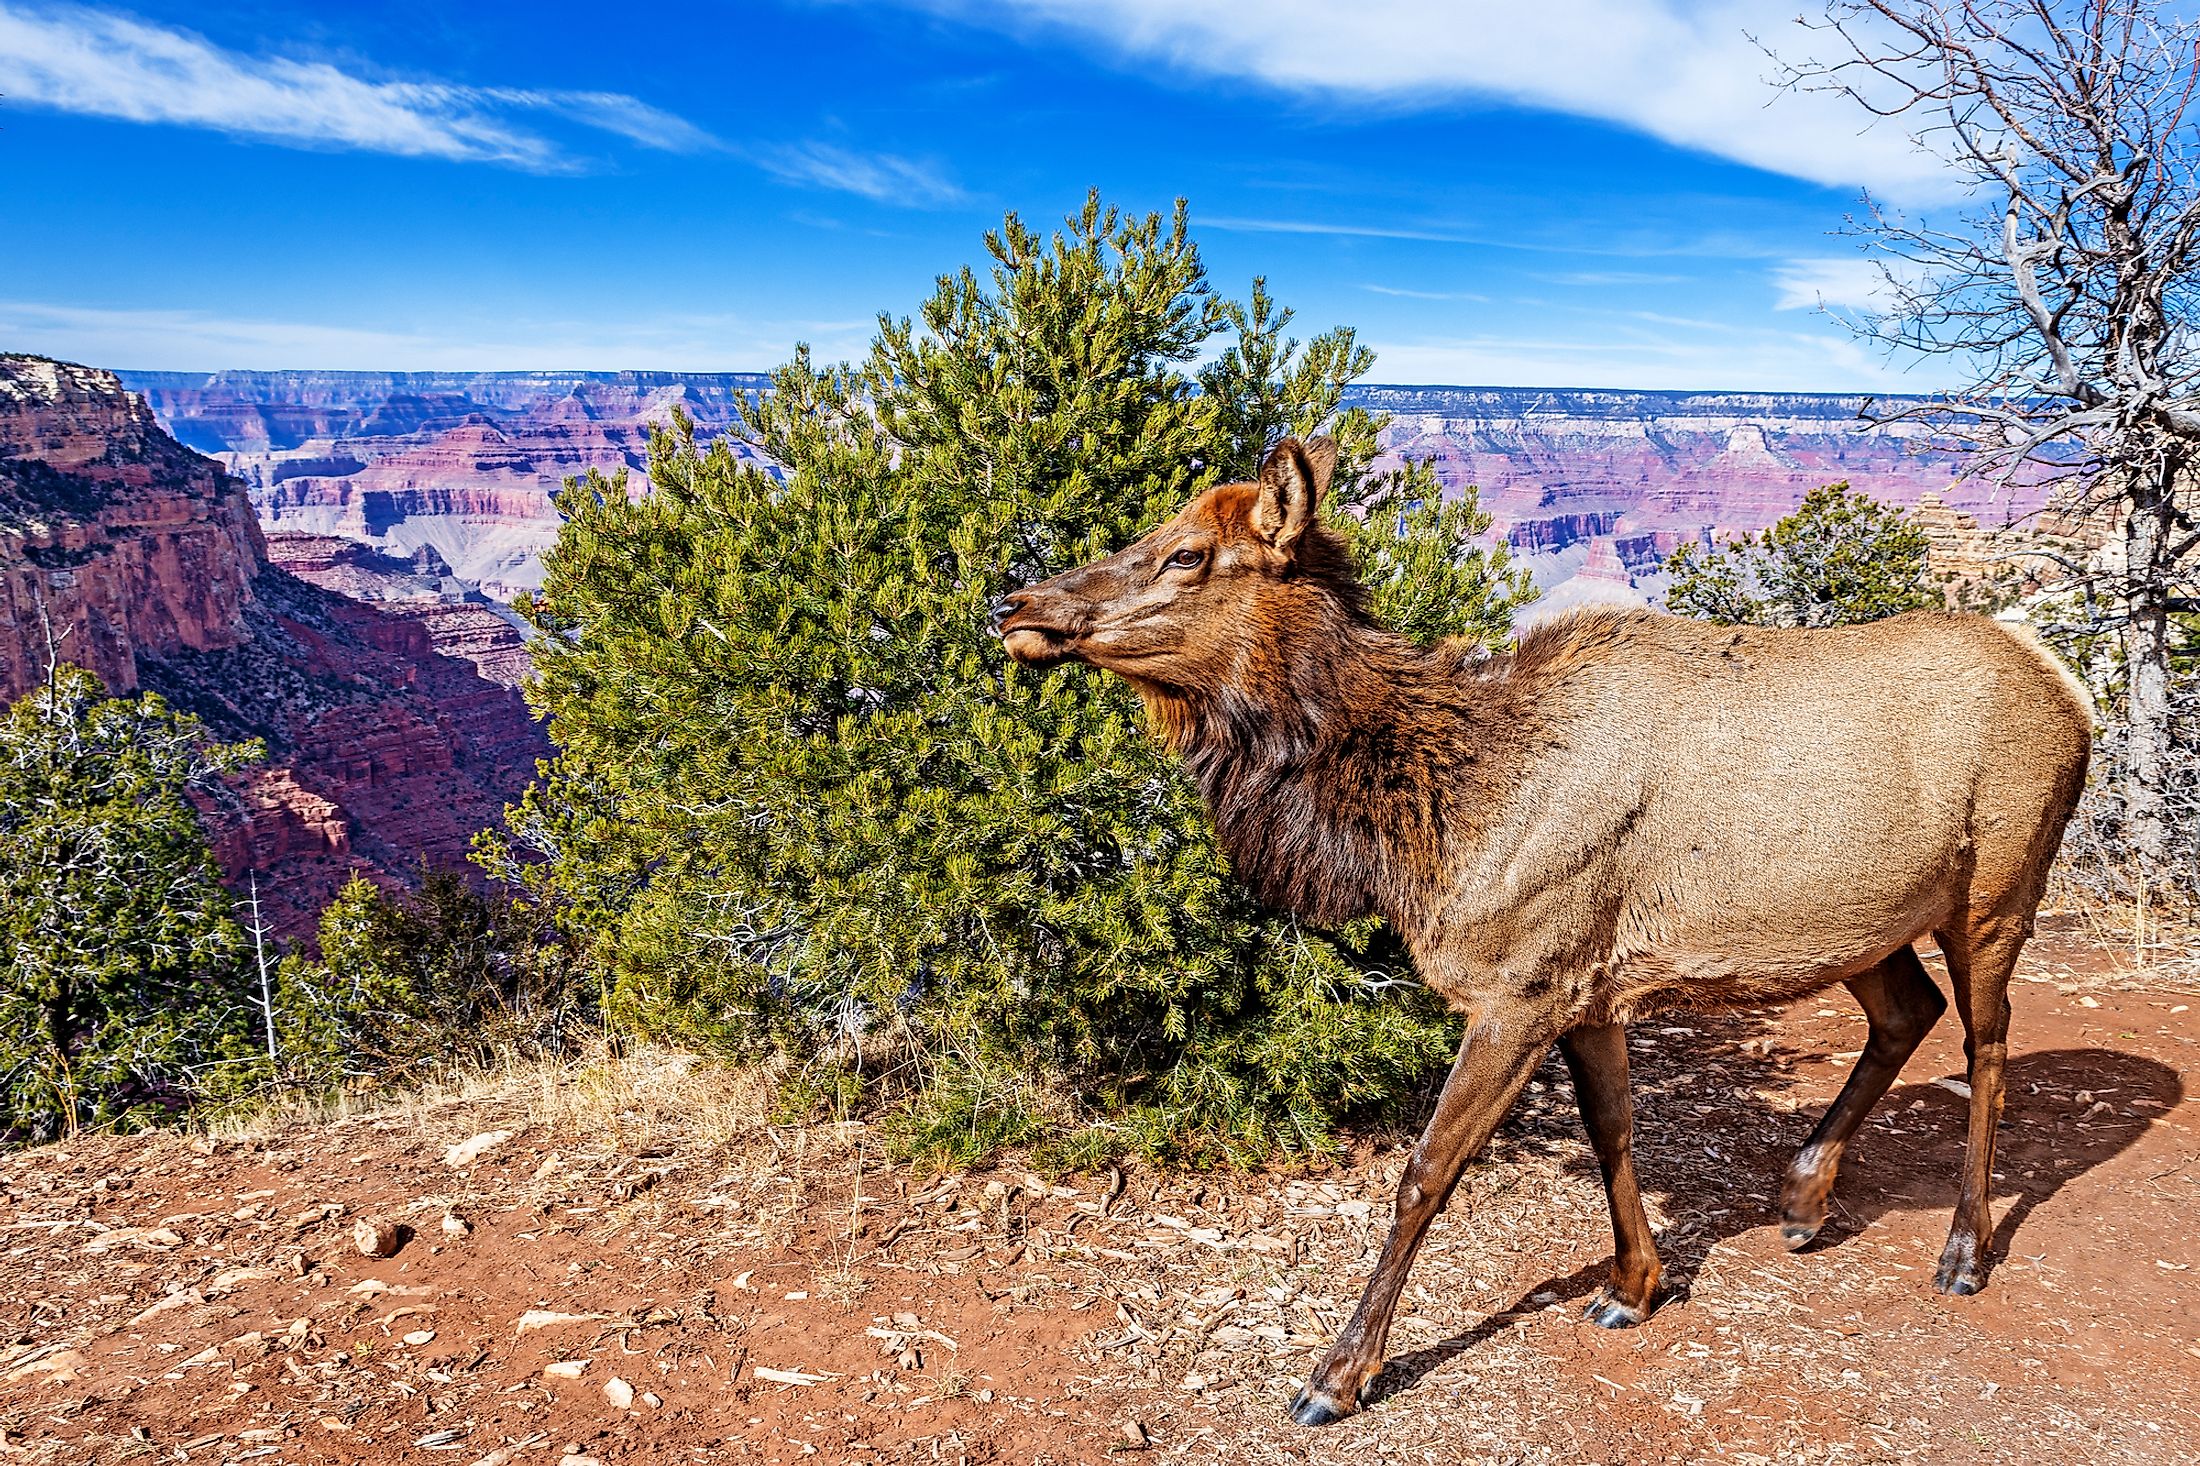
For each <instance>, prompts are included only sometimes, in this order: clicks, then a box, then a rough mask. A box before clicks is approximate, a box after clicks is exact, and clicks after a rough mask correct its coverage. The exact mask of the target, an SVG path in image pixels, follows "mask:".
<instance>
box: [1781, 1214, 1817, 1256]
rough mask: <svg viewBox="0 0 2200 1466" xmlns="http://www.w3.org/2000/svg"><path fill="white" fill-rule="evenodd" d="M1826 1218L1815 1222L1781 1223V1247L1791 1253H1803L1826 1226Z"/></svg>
mask: <svg viewBox="0 0 2200 1466" xmlns="http://www.w3.org/2000/svg"><path fill="white" fill-rule="evenodd" d="M1825 1224H1826V1223H1825V1218H1823V1217H1821V1218H1819V1219H1818V1220H1817V1221H1815V1222H1799V1221H1785V1222H1782V1223H1780V1245H1781V1246H1783V1247H1785V1248H1787V1250H1788V1251H1790V1252H1801V1251H1802V1250H1803V1249H1804V1248H1806V1247H1808V1246H1810V1243H1811V1239H1812V1238H1813V1237H1816V1236H1817V1235H1818V1230H1819V1228H1821V1227H1823V1226H1825Z"/></svg>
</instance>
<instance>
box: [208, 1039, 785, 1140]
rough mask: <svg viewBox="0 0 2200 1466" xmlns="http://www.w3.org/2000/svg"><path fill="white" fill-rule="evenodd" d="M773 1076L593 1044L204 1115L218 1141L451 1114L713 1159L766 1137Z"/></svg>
mask: <svg viewBox="0 0 2200 1466" xmlns="http://www.w3.org/2000/svg"><path fill="white" fill-rule="evenodd" d="M775 1087H776V1079H775V1076H774V1075H773V1074H771V1073H770V1072H768V1071H767V1069H766V1068H765V1067H764V1066H755V1065H752V1066H744V1067H740V1068H733V1067H729V1066H727V1065H724V1064H719V1063H715V1062H713V1061H711V1060H709V1059H706V1058H703V1057H702V1056H700V1055H697V1054H692V1053H682V1052H679V1051H677V1050H673V1049H669V1048H663V1047H658V1046H655V1045H644V1046H640V1047H636V1048H630V1049H626V1050H624V1051H615V1050H613V1049H612V1048H611V1047H610V1046H609V1045H598V1046H595V1047H593V1048H591V1049H590V1050H589V1051H587V1052H585V1053H583V1054H580V1055H578V1056H573V1057H566V1058H548V1057H529V1058H519V1057H513V1058H508V1059H505V1060H503V1061H501V1062H498V1063H496V1064H493V1065H486V1066H474V1065H469V1066H467V1067H464V1068H454V1069H452V1070H450V1071H448V1072H446V1073H444V1074H441V1075H438V1076H436V1077H435V1078H433V1079H430V1080H429V1081H428V1082H426V1083H425V1084H422V1085H420V1086H419V1087H418V1088H412V1089H402V1090H398V1089H384V1088H380V1087H375V1086H364V1087H360V1088H354V1089H346V1090H343V1091H341V1092H338V1093H334V1094H330V1093H310V1094H301V1093H287V1094H276V1095H272V1096H265V1097H262V1098H260V1099H258V1100H256V1101H254V1102H253V1103H251V1104H249V1105H244V1106H239V1107H237V1108H234V1109H231V1110H229V1111H226V1112H223V1113H221V1114H217V1115H210V1116H209V1117H208V1118H207V1119H206V1120H205V1121H204V1122H203V1125H202V1127H201V1128H202V1129H203V1130H204V1131H205V1133H207V1134H208V1135H210V1136H212V1137H213V1138H215V1139H217V1140H231V1141H260V1140H268V1139H271V1138H273V1137H275V1136H278V1135H281V1134H284V1133H287V1132H291V1131H295V1130H298V1129H302V1128H308V1127H312V1126H320V1125H328V1124H333V1123H339V1122H342V1121H347V1120H360V1119H372V1120H383V1121H389V1120H395V1121H399V1122H409V1123H410V1124H411V1125H413V1126H416V1127H418V1128H420V1129H422V1130H427V1131H433V1132H436V1133H438V1134H440V1133H441V1132H442V1131H443V1130H444V1129H446V1128H448V1127H449V1125H450V1123H451V1121H452V1120H453V1119H455V1118H457V1117H456V1116H455V1115H454V1114H453V1113H452V1112H453V1111H458V1110H462V1111H463V1112H464V1114H465V1116H466V1117H467V1123H469V1124H473V1123H478V1122H479V1121H480V1120H481V1119H482V1118H483V1117H486V1116H495V1117H497V1118H498V1119H499V1121H500V1122H501V1123H510V1122H513V1121H520V1122H525V1123H527V1124H528V1125H530V1126H531V1127H540V1128H541V1129H543V1130H545V1131H547V1132H549V1133H550V1134H551V1135H555V1136H570V1137H572V1138H574V1139H577V1140H583V1141H586V1142H588V1143H590V1144H592V1145H608V1146H611V1147H613V1148H615V1149H620V1150H627V1151H632V1150H640V1149H648V1148H651V1147H660V1146H661V1147H679V1148H682V1149H706V1150H716V1149H723V1148H725V1147H728V1146H731V1145H734V1144H737V1143H739V1142H742V1141H745V1140H751V1139H754V1138H755V1137H757V1136H758V1135H759V1134H760V1133H762V1132H764V1131H765V1130H767V1129H768V1127H769V1123H770V1113H771V1107H772V1099H773V1094H774V1091H775Z"/></svg>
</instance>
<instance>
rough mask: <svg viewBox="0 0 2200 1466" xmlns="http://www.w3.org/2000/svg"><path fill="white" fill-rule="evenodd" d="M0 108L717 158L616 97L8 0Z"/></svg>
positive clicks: (552, 166)
mask: <svg viewBox="0 0 2200 1466" xmlns="http://www.w3.org/2000/svg"><path fill="white" fill-rule="evenodd" d="M0 98H4V100H0V105H5V106H30V107H40V108H48V109H51V110H54V111H59V112H73V113H79V114H83V115H87V116H93V117H108V118H114V119H117V120H120V121H126V122H147V123H169V124H173V125H178V126H184V127H202V128H208V129H211V130H213V131H216V132H223V133H229V134H231V135H234V136H239V137H250V138H256V139H260V140H263V141H267V142H273V143H279V144H283V145H285V146H290V147H304V148H336V149H353V150H358V151H363V152H376V153H395V154H399V155H401V156H406V157H421V158H444V159H450V160H454V161H461V162H482V163H496V164H503V165H506V166H509V167H515V168H524V169H529V170H532V171H536V172H563V171H568V170H570V169H572V168H574V167H576V166H578V165H577V164H576V163H575V162H574V161H573V160H572V159H571V158H570V157H569V156H568V155H567V153H566V151H565V150H564V148H562V147H561V146H560V145H559V143H558V142H557V141H555V140H554V139H553V138H552V137H550V136H549V135H547V134H546V133H545V132H544V131H543V130H542V129H541V128H540V127H539V126H536V125H530V123H529V120H528V119H530V118H533V117H544V116H549V117H554V118H555V119H559V120H563V121H566V122H573V123H579V124H581V125H583V126H586V127H590V128H594V129H597V130H599V131H603V132H609V133H612V134H614V135H616V136H619V137H623V138H625V139H627V140H628V141H630V142H633V143H636V144H639V145H640V146H643V147H648V148H657V149H662V150H666V151H672V152H697V151H702V150H704V149H708V148H715V147H717V146H719V144H718V140H717V139H715V138H714V137H712V136H711V135H710V134H709V133H707V132H705V131H704V130H703V129H701V128H699V127H697V126H695V125H694V124H693V123H690V122H688V121H685V120H684V119H682V118H679V117H675V116H674V115H672V114H671V113H669V112H666V111H664V110H662V109H660V108H657V107H652V106H650V105H649V104H648V103H646V102H643V101H640V100H639V99H637V98H634V97H630V96H625V95H623V94H620V93H616V92H593V91H557V90H541V89H535V88H514V87H470V86H459V85H455V84H452V83H448V82H441V81H419V80H374V79H370V78H367V77H363V76H357V75H354V74H352V73H351V72H348V71H344V70H341V69H339V68H337V67H335V66H332V65H329V64H328V63H326V62H321V61H306V60H297V59H293V58H290V57H285V56H248V55H246V54H244V53H242V52H239V51H232V50H228V49H225V48H223V47H221V46H217V45H215V44H214V43H213V42H211V41H209V40H207V39H206V38H205V37H203V36H199V35H194V34H193V33H191V32H189V31H183V30H176V29H171V28H169V27H166V26H161V25H155V24H153V23H151V22H149V21H144V20H140V19H138V18H136V17H134V16H129V15H124V14H120V13H116V12H112V11H103V10H92V9H86V8H83V7H78V6H33V5H26V4H23V3H20V0H0Z"/></svg>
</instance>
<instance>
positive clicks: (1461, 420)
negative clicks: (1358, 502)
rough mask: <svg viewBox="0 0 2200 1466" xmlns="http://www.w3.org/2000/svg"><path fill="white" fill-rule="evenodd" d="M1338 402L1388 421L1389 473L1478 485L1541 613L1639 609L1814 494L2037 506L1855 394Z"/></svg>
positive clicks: (1460, 391) (1981, 523)
mask: <svg viewBox="0 0 2200 1466" xmlns="http://www.w3.org/2000/svg"><path fill="white" fill-rule="evenodd" d="M1347 400H1348V402H1352V403H1356V404H1358V405H1360V406H1364V407H1367V408H1369V409H1370V410H1373V411H1377V412H1384V413H1388V414H1390V417H1391V421H1390V425H1389V427H1388V428H1387V429H1386V430H1385V432H1384V434H1383V445H1384V448H1385V449H1386V451H1387V454H1388V455H1389V456H1390V458H1391V459H1392V460H1393V461H1396V460H1400V459H1406V458H1419V459H1428V460H1431V461H1432V462H1433V463H1434V465H1435V469H1436V473H1437V476H1438V478H1439V479H1440V480H1441V481H1442V482H1443V483H1444V484H1445V485H1446V486H1447V487H1449V488H1452V489H1457V488H1458V487H1459V486H1461V485H1465V484H1473V485H1476V486H1478V488H1479V489H1480V491H1481V499H1482V503H1483V505H1484V507H1485V508H1487V509H1488V510H1489V511H1490V513H1491V515H1492V517H1493V519H1494V521H1495V523H1494V524H1493V526H1492V528H1491V537H1492V538H1502V539H1503V540H1505V541H1506V542H1507V543H1508V544H1509V545H1510V546H1511V548H1512V549H1513V551H1514V552H1515V553H1516V554H1517V555H1518V556H1519V557H1520V558H1521V559H1522V560H1523V561H1524V562H1525V563H1526V564H1527V565H1528V566H1529V568H1530V569H1531V570H1533V571H1534V573H1535V576H1536V581H1537V583H1538V584H1539V585H1540V586H1542V587H1543V589H1544V600H1543V602H1542V603H1541V604H1540V605H1539V606H1538V607H1537V613H1538V614H1548V613H1549V612H1550V611H1552V610H1556V609H1560V608H1562V607H1565V606H1568V605H1574V604H1580V603H1582V602H1585V601H1612V602H1625V603H1634V604H1640V603H1642V602H1644V601H1645V600H1647V599H1649V598H1650V597H1653V596H1655V595H1657V594H1659V593H1660V592H1661V591H1662V590H1663V588H1664V583H1665V576H1664V574H1663V570H1662V566H1663V564H1664V562H1665V560H1666V558H1667V557H1668V556H1670V555H1671V554H1672V553H1673V552H1674V551H1675V550H1676V549H1678V548H1680V547H1681V546H1682V545H1685V544H1691V543H1696V544H1713V543H1720V542H1723V541H1725V540H1728V539H1731V538H1734V537H1736V536H1739V535H1743V534H1747V533H1750V532H1752V531H1755V530H1760V529H1763V528H1765V527H1767V526H1769V525H1770V524H1772V523H1773V522H1774V521H1775V520H1777V519H1780V518H1781V517H1782V516H1784V515H1787V514H1789V513H1792V512H1793V511H1794V509H1795V507H1796V506H1797V505H1798V504H1800V503H1801V502H1802V500H1803V496H1804V495H1805V494H1807V493H1809V492H1810V491H1811V490H1812V489H1814V488H1817V487H1818V486H1820V485H1822V484H1829V483H1836V482H1843V481H1845V482H1847V483H1848V484H1849V485H1850V487H1852V488H1854V489H1857V490H1859V491H1861V492H1863V493H1866V494H1869V495H1871V496H1872V497H1873V498H1875V499H1879V500H1881V501H1882V502H1885V503H1890V504H1898V505H1901V506H1904V507H1914V506H1916V505H1918V504H1919V503H1920V502H1928V503H1930V504H1932V505H1934V506H1945V507H1948V508H1951V509H1954V510H1956V511H1960V512H1961V513H1963V514H1965V515H1967V516H1969V518H1970V519H1971V521H1972V522H1973V528H1975V529H1980V530H1982V531H1991V530H1993V529H1996V528H1999V527H2001V526H2004V525H2007V524H2009V523H2011V522H2013V521H2017V520H2022V519H2023V518H2025V517H2026V516H2028V515H2030V514H2031V513H2032V512H2034V511H2036V510H2037V509H2038V508H2039V497H2038V495H2037V494H2036V493H2032V494H2027V493H2025V492H2023V491H2017V492H2015V493H2012V492H2011V491H2009V490H2007V489H2004V488H2001V487H1999V486H1996V485H1993V484H1990V483H1987V482H1984V481H1981V480H1965V481H1960V482H1959V481H1958V474H1959V470H1960V464H1959V462H1958V461H1957V460H1956V459H1954V458H1953V457H1951V456H1949V455H1948V454H1945V453H1940V452H1935V451H1933V450H1932V449H1931V448H1930V446H1929V445H1928V444H1927V442H1926V441H1925V438H1924V435H1923V433H1922V431H1921V430H1920V429H1918V428H1916V427H1914V426H1909V425H1904V424H1889V425H1874V424H1872V423H1870V422H1867V421H1864V420H1863V419H1862V418H1861V417H1860V416H1859V414H1860V412H1861V411H1862V409H1863V408H1864V406H1865V402H1864V399H1863V398H1861V397H1845V396H1830V395H1816V394H1810V393H1793V392H1759V393H1742V392H1729V393H1703V392H1697V393H1690V392H1617V391H1546V390H1541V389H1528V388H1497V387H1386V386H1370V387H1362V388H1358V389H1356V390H1355V391H1354V392H1353V393H1352V394H1350V396H1349V397H1348V398H1347ZM1903 405H1905V403H1904V402H1903V401H1901V400H1889V399H1880V401H1879V403H1878V410H1879V411H1880V412H1882V413H1884V412H1887V411H1890V410H1893V409H1896V408H1899V407H1901V406H1903Z"/></svg>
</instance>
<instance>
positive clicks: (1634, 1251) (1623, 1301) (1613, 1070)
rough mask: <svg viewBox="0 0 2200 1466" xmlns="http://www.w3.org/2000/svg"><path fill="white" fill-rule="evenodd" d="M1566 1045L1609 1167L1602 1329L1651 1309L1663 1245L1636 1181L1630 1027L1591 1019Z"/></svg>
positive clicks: (1564, 1039)
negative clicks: (1608, 1252) (1608, 1259)
mask: <svg viewBox="0 0 2200 1466" xmlns="http://www.w3.org/2000/svg"><path fill="white" fill-rule="evenodd" d="M1558 1048H1559V1052H1560V1053H1562V1054H1564V1055H1565V1056H1566V1069H1567V1072H1569V1073H1570V1074H1572V1075H1573V1076H1574V1098H1575V1100H1576V1101H1577V1102H1579V1104H1580V1105H1581V1123H1582V1124H1583V1126H1585V1127H1586V1128H1587V1129H1588V1132H1589V1143H1590V1144H1591V1145H1593V1146H1595V1147H1596V1153H1597V1165H1598V1167H1599V1168H1601V1169H1602V1170H1603V1172H1604V1200H1605V1204H1606V1205H1607V1206H1609V1207H1610V1208H1611V1212H1612V1281H1611V1285H1610V1286H1609V1287H1607V1288H1606V1289H1605V1290H1604V1296H1603V1297H1601V1298H1599V1299H1597V1300H1596V1301H1595V1302H1594V1303H1591V1304H1590V1305H1589V1321H1590V1322H1591V1323H1594V1324H1595V1325H1596V1326H1597V1327H1598V1328H1605V1329H1624V1328H1632V1327H1633V1326H1634V1325H1636V1324H1638V1323H1641V1322H1642V1321H1643V1320H1644V1319H1646V1318H1648V1317H1649V1316H1650V1310H1651V1309H1652V1308H1653V1307H1655V1306H1656V1304H1657V1297H1658V1274H1659V1268H1658V1244H1657V1239H1656V1238H1655V1237H1653V1236H1652V1235H1651V1232H1650V1218H1649V1217H1647V1216H1646V1215H1644V1214H1643V1210H1642V1192H1641V1190H1640V1189H1639V1188H1638V1187H1637V1186H1636V1184H1635V1116H1634V1097H1633V1096H1632V1095H1631V1094H1630V1093H1629V1090H1628V1082H1627V1030H1626V1029H1624V1028H1622V1027H1621V1026H1620V1025H1619V1024H1617V1023H1598V1024H1588V1025H1584V1026H1583V1027H1580V1028H1577V1029H1574V1030H1573V1031H1572V1032H1571V1033H1567V1034H1563V1035H1561V1036H1560V1038H1559V1040H1558Z"/></svg>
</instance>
